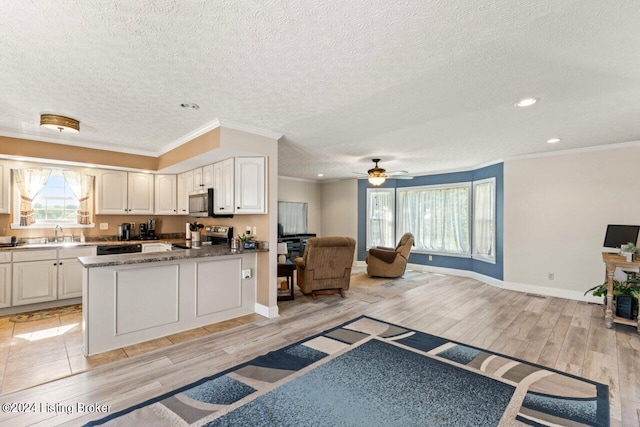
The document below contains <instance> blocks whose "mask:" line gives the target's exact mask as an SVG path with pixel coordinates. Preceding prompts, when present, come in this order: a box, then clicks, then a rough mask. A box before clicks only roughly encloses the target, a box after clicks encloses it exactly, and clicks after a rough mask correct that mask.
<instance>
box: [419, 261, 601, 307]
mask: <svg viewBox="0 0 640 427" xmlns="http://www.w3.org/2000/svg"><path fill="white" fill-rule="evenodd" d="M407 269H410V270H416V271H428V272H430V273H436V274H446V275H449V276H459V277H469V278H471V279H475V280H478V281H480V282H483V283H486V284H488V285H492V286H496V287H498V288H502V289H508V290H510V291H517V292H525V293H530V294H537V295H545V296H550V297H557V298H566V299H572V300H577V301H585V302H590V303H596V304H602V302H603V299H602V297H594V296H593V295H583V292H580V291H572V290H568V289H557V288H549V287H546V286H537V285H529V284H524V283H515V282H505V281H504V280H499V279H496V278H493V277H489V276H485V275H484V274H480V273H476V272H475V271H468V270H458V269H455V268H444V267H433V266H429V265H423V264H407Z"/></svg>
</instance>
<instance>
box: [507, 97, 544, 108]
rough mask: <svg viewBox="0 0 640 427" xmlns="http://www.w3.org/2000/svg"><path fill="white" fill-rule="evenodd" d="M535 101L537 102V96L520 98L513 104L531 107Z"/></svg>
mask: <svg viewBox="0 0 640 427" xmlns="http://www.w3.org/2000/svg"><path fill="white" fill-rule="evenodd" d="M536 102H538V99H537V98H522V99H521V100H519V101H518V102H516V103H515V104H513V105H515V106H516V107H531V106H532V105H533V104H535V103H536Z"/></svg>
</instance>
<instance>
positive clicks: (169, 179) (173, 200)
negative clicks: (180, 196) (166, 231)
mask: <svg viewBox="0 0 640 427" xmlns="http://www.w3.org/2000/svg"><path fill="white" fill-rule="evenodd" d="M155 181H156V183H155V198H154V201H155V209H154V211H155V214H156V215H176V214H177V213H178V210H177V206H176V204H177V196H176V193H177V178H176V176H175V175H156V176H155Z"/></svg>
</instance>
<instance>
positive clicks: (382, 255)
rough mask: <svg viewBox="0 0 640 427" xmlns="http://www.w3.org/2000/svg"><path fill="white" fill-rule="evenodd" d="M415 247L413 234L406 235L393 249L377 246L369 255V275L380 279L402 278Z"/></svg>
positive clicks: (370, 250)
mask: <svg viewBox="0 0 640 427" xmlns="http://www.w3.org/2000/svg"><path fill="white" fill-rule="evenodd" d="M412 246H413V234H411V233H405V234H404V235H403V236H402V238H401V239H400V243H398V246H396V248H395V249H393V248H385V247H381V246H376V247H374V248H371V249H369V255H367V258H366V262H367V274H368V275H369V276H378V277H400V276H402V275H403V274H404V271H405V269H406V268H407V262H408V260H409V253H410V252H411V247H412Z"/></svg>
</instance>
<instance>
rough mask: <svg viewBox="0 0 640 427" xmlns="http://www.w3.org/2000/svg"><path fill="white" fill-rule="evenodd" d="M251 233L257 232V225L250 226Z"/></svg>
mask: <svg viewBox="0 0 640 427" xmlns="http://www.w3.org/2000/svg"><path fill="white" fill-rule="evenodd" d="M251 234H253V235H254V236H255V235H256V234H258V230H257V227H251Z"/></svg>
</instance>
